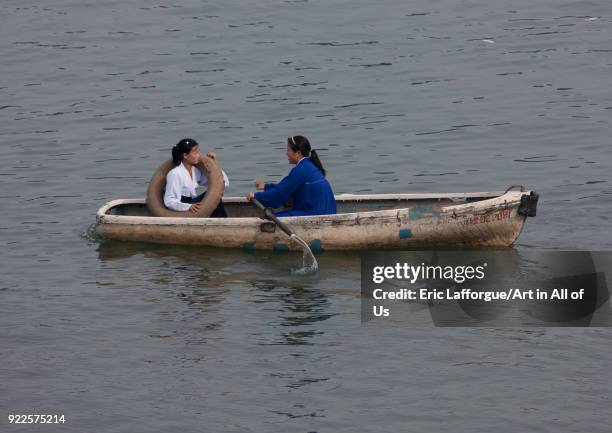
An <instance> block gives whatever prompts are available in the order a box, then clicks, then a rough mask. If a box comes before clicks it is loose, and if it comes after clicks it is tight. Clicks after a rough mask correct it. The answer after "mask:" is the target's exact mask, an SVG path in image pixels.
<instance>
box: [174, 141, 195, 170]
mask: <svg viewBox="0 0 612 433" xmlns="http://www.w3.org/2000/svg"><path fill="white" fill-rule="evenodd" d="M197 145H198V142H197V141H195V140H194V139H192V138H183V139H182V140H181V141H179V142H178V143H176V144H175V145H174V147H173V148H172V162H173V163H174V165H175V166H177V165H179V164H180V163H181V161H182V160H183V154H184V153H189V152H191V149H193V148H194V147H196V146H197Z"/></svg>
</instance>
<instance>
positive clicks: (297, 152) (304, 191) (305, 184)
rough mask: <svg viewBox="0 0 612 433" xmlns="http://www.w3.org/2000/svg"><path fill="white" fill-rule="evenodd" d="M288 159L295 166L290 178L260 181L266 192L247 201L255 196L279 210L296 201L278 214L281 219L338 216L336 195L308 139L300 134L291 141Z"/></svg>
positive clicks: (288, 145)
mask: <svg viewBox="0 0 612 433" xmlns="http://www.w3.org/2000/svg"><path fill="white" fill-rule="evenodd" d="M287 159H288V160H289V163H290V164H295V167H293V168H292V169H291V171H290V172H289V174H288V175H287V177H285V178H284V179H283V180H281V181H280V182H279V183H276V184H274V183H266V184H264V183H263V182H257V183H256V184H255V186H256V188H257V189H259V190H261V189H263V191H261V192H256V193H253V192H249V193H248V194H247V200H249V201H251V200H252V199H253V197H255V198H256V199H257V200H258V201H259V202H260V203H261V204H262V205H264V206H266V207H270V208H278V207H281V206H283V205H284V204H285V203H286V202H287V201H288V200H289V199H293V206H292V208H291V209H289V210H285V211H282V212H278V213H277V214H276V216H279V217H282V216H303V215H330V214H335V213H336V200H335V199H334V192H333V191H332V189H331V185H330V184H329V182H328V181H327V179H325V169H324V168H323V165H322V164H321V161H320V160H319V156H318V155H317V152H316V151H314V150H312V149H311V148H310V143H309V142H308V139H307V138H306V137H304V136H302V135H296V136H293V137H289V138H288V139H287Z"/></svg>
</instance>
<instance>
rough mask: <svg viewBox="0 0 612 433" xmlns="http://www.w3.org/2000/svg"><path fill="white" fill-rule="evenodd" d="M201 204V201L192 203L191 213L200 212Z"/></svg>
mask: <svg viewBox="0 0 612 433" xmlns="http://www.w3.org/2000/svg"><path fill="white" fill-rule="evenodd" d="M200 206H201V204H200V203H194V204H192V205H191V207H190V208H189V212H191V213H198V212H200Z"/></svg>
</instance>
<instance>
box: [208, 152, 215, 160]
mask: <svg viewBox="0 0 612 433" xmlns="http://www.w3.org/2000/svg"><path fill="white" fill-rule="evenodd" d="M206 156H208V157H209V158H210V159H215V160H216V159H217V155H215V154H214V153H213V152H208V153H207V154H206Z"/></svg>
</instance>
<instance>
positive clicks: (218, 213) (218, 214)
mask: <svg viewBox="0 0 612 433" xmlns="http://www.w3.org/2000/svg"><path fill="white" fill-rule="evenodd" d="M205 195H206V193H205V192H203V193H202V194H200V195H199V196H197V197H187V196H184V195H182V196H181V203H190V204H193V203H200V202H201V201H202V200H203V199H204V196H205ZM210 218H227V212H225V207H224V206H223V200H219V204H218V205H217V207H216V208H215V210H214V211H213V213H212V214H211V215H210Z"/></svg>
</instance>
